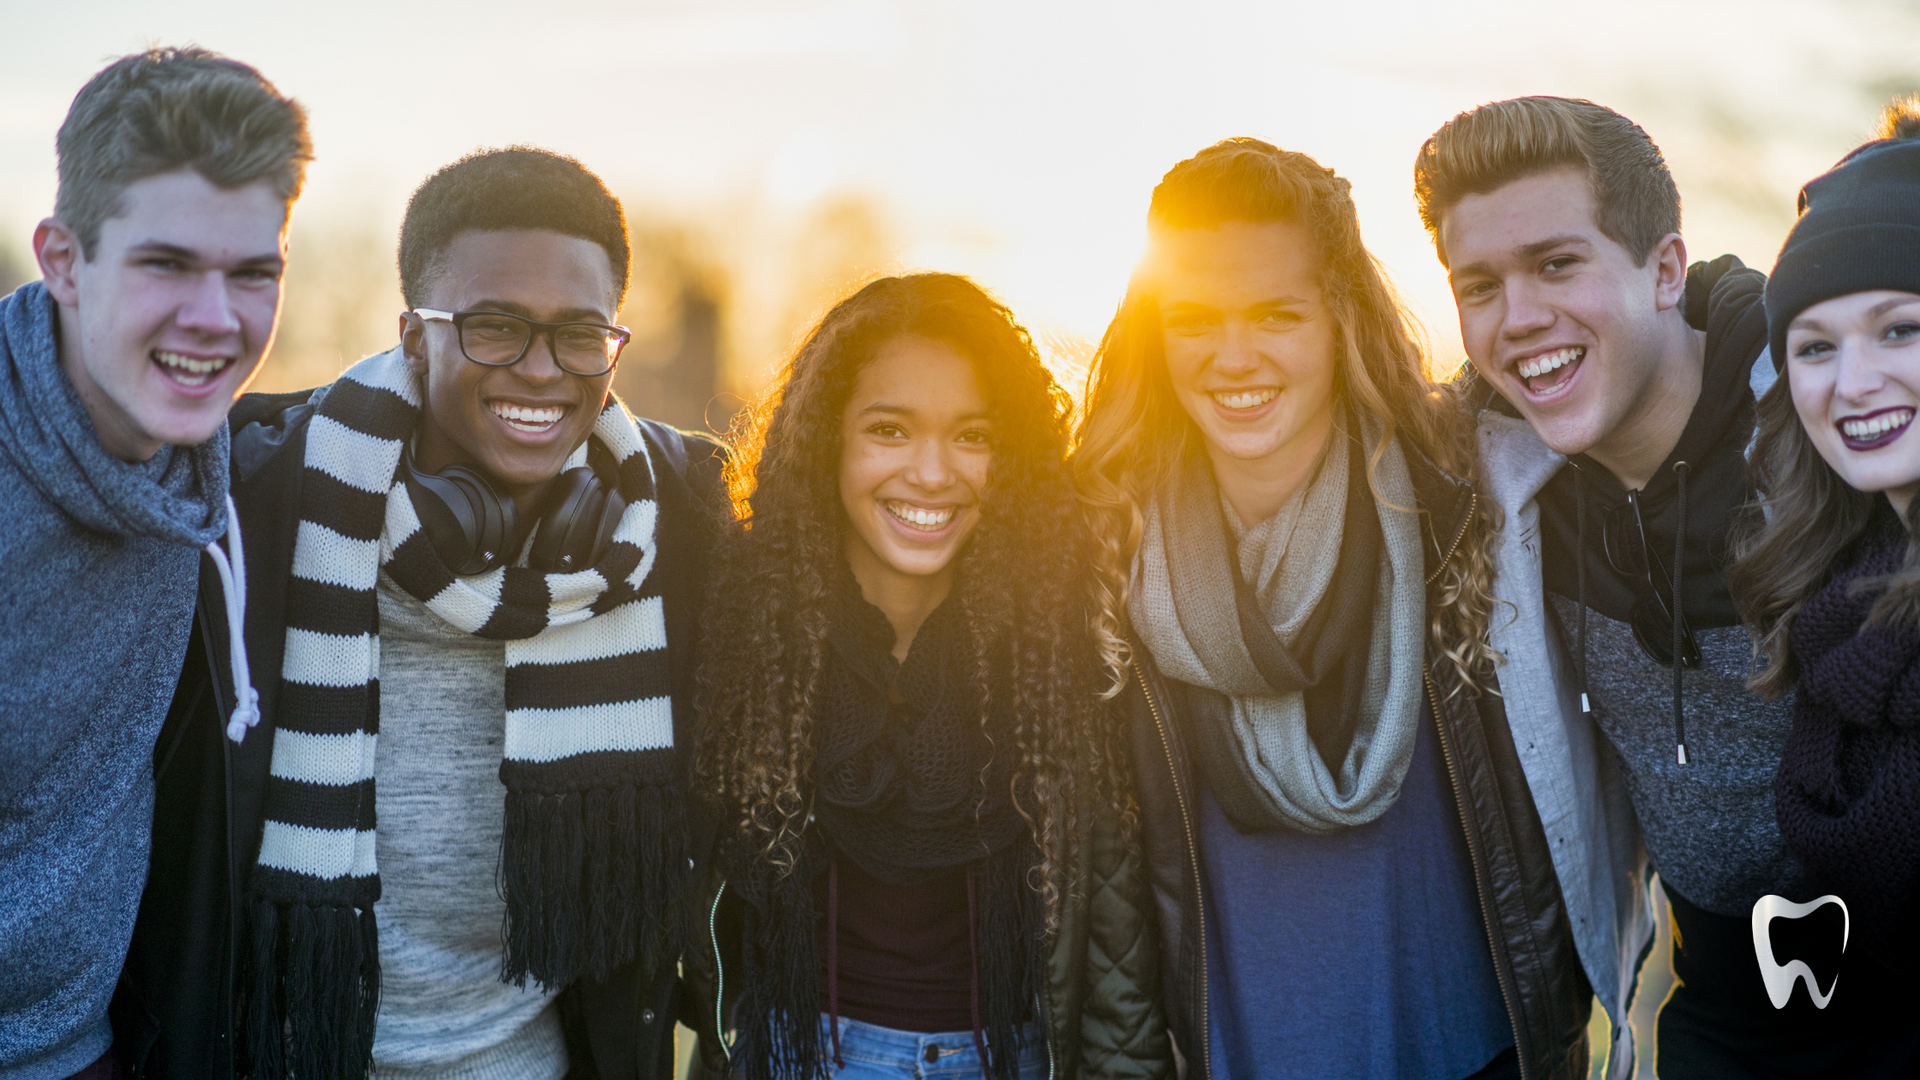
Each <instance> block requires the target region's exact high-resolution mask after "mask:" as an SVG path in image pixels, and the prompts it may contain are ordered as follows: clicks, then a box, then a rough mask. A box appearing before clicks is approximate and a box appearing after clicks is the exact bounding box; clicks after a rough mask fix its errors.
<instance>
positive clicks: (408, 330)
mask: <svg viewBox="0 0 1920 1080" xmlns="http://www.w3.org/2000/svg"><path fill="white" fill-rule="evenodd" d="M400 355H401V356H403V357H405V358H406V361H407V367H408V368H410V369H411V370H412V371H413V373H414V374H415V375H418V376H419V377H421V378H423V379H424V378H426V377H427V320H425V319H423V318H421V317H420V316H418V315H415V314H414V313H413V312H411V311H403V312H401V313H400Z"/></svg>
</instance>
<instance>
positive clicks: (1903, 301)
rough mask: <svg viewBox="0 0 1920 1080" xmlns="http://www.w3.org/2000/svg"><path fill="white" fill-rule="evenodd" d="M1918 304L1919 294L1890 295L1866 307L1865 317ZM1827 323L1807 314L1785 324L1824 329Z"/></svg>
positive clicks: (1792, 328) (1874, 316)
mask: <svg viewBox="0 0 1920 1080" xmlns="http://www.w3.org/2000/svg"><path fill="white" fill-rule="evenodd" d="M1907 304H1920V296H1890V297H1888V298H1886V299H1885V300H1882V301H1880V302H1879V303H1877V304H1875V305H1873V306H1872V307H1870V308H1868V309H1867V318H1869V319H1877V318H1879V317H1880V316H1882V315H1885V314H1886V313H1887V312H1889V311H1892V310H1893V309H1894V308H1897V307H1904V306H1905V305H1907ZM1826 328H1827V324H1826V323H1823V322H1821V321H1820V320H1819V319H1816V318H1813V317H1811V316H1808V315H1804V314H1803V315H1799V316H1796V317H1795V318H1794V320H1793V321H1792V322H1790V323H1788V324H1787V329H1788V330H1825V329H1826Z"/></svg>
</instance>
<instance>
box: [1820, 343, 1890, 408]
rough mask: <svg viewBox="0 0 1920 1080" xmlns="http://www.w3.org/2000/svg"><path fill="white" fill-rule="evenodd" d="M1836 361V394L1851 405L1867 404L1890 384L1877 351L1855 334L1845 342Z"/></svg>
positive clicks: (1835, 395) (1834, 394)
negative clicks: (1862, 343)
mask: <svg viewBox="0 0 1920 1080" xmlns="http://www.w3.org/2000/svg"><path fill="white" fill-rule="evenodd" d="M1833 364H1834V370H1833V396H1834V397H1836V398H1839V399H1840V400H1841V401H1843V402H1845V403H1847V404H1848V405H1850V406H1857V405H1865V404H1867V403H1868V402H1869V400H1870V399H1872V397H1873V395H1875V394H1876V393H1878V392H1880V390H1881V389H1883V388H1884V387H1885V386H1886V385H1887V376H1886V373H1885V372H1884V371H1882V370H1881V369H1880V365H1879V364H1877V363H1875V362H1874V358H1873V350H1872V349H1870V348H1866V347H1864V346H1862V345H1861V344H1860V342H1858V341H1857V340H1855V339H1854V338H1852V337H1848V338H1846V339H1844V340H1842V341H1841V343H1840V350H1839V354H1838V355H1836V356H1835V357H1834V358H1833Z"/></svg>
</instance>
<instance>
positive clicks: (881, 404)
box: [860, 401, 993, 421]
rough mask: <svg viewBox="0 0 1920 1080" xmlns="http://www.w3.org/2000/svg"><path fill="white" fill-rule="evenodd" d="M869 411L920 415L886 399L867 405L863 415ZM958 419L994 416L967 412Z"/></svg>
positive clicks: (861, 411)
mask: <svg viewBox="0 0 1920 1080" xmlns="http://www.w3.org/2000/svg"><path fill="white" fill-rule="evenodd" d="M868 413H884V414H886V415H888V416H916V415H918V410H915V409H912V408H909V407H908V406H905V405H893V404H890V403H888V402H885V401H876V402H874V403H873V404H871V405H869V406H867V407H866V408H864V409H861V410H860V415H861V416H865V415H867V414H868ZM956 419H959V420H962V421H977V420H991V419H993V416H992V415H991V414H989V413H967V414H966V415H964V416H960V417H957V418H956Z"/></svg>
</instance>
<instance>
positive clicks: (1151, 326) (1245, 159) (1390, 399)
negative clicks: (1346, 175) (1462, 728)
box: [1072, 138, 1499, 697]
mask: <svg viewBox="0 0 1920 1080" xmlns="http://www.w3.org/2000/svg"><path fill="white" fill-rule="evenodd" d="M1269 221H1271V222H1296V221H1297V222H1302V223H1305V224H1306V225H1308V226H1310V227H1311V229H1312V231H1313V234H1314V237H1315V240H1316V241H1317V242H1318V244H1319V246H1320V273H1319V277H1320V289H1321V294H1322V299H1323V302H1324V303H1325V304H1326V306H1327V308H1328V310H1329V311H1331V312H1332V314H1333V317H1334V320H1335V322H1336V324H1337V325H1338V328H1339V329H1338V333H1337V335H1336V337H1335V350H1334V351H1335V356H1334V363H1335V365H1336V367H1335V373H1334V401H1335V403H1336V407H1338V406H1340V405H1347V406H1350V407H1352V408H1354V409H1355V410H1358V411H1362V412H1364V413H1365V414H1367V415H1370V416H1372V417H1373V418H1374V420H1375V421H1376V422H1377V423H1378V424H1379V426H1380V430H1381V432H1382V434H1381V437H1380V442H1379V443H1378V444H1377V445H1375V446H1373V447H1371V448H1370V450H1369V453H1368V459H1367V477H1368V483H1369V485H1371V484H1372V482H1373V471H1374V468H1375V467H1376V466H1377V465H1378V463H1379V460H1380V455H1381V453H1382V452H1384V450H1385V447H1386V442H1387V440H1388V439H1390V438H1392V437H1394V436H1395V435H1398V436H1399V437H1400V440H1401V443H1402V445H1403V446H1405V447H1409V448H1411V449H1412V450H1414V451H1416V452H1417V453H1419V454H1421V455H1424V456H1425V457H1426V458H1427V459H1428V460H1430V461H1431V462H1433V463H1434V464H1435V465H1437V466H1439V467H1440V468H1441V469H1443V470H1445V471H1447V472H1449V473H1451V474H1452V475H1453V476H1455V477H1458V478H1460V479H1463V480H1466V481H1468V482H1470V483H1472V482H1475V481H1477V479H1478V473H1479V456H1478V454H1477V453H1476V451H1475V447H1474V423H1473V416H1472V413H1471V410H1470V408H1469V406H1468V404H1467V402H1466V400H1465V398H1464V395H1463V394H1461V392H1460V391H1459V389H1458V388H1457V387H1456V386H1455V385H1454V384H1452V383H1436V382H1434V381H1433V380H1432V379H1431V378H1429V376H1428V375H1427V365H1426V356H1425V353H1424V351H1423V350H1422V348H1421V347H1420V345H1419V343H1418V342H1417V340H1416V339H1415V337H1414V331H1413V326H1414V325H1415V324H1414V323H1413V321H1412V319H1411V318H1410V317H1409V316H1408V315H1407V314H1406V311H1405V309H1404V307H1403V305H1402V304H1401V302H1400V299H1399V297H1398V296H1397V295H1396V294H1395V293H1394V291H1393V287H1392V286H1391V285H1390V284H1388V282H1387V279H1386V276H1385V275H1384V274H1383V273H1382V272H1381V269H1380V266H1379V264H1378V262H1377V261H1376V260H1375V259H1374V257H1373V256H1372V254H1370V253H1369V252H1368V251H1367V249H1366V246H1365V245H1364V244H1362V243H1361V240H1360V222H1359V218H1358V216H1357V215H1356V213H1355V210H1354V205H1353V196H1352V193H1351V190H1350V186H1349V185H1348V183H1347V181H1346V180H1344V179H1342V178H1341V177H1339V176H1336V175H1335V174H1334V173H1333V171H1332V170H1330V169H1326V168H1323V167H1322V166H1321V165H1320V163H1319V162H1317V161H1315V160H1314V159H1313V158H1311V157H1308V156H1307V155H1305V154H1300V153H1293V152H1290V151H1286V150H1282V149H1280V148H1279V147H1276V146H1273V145H1272V144H1270V143H1265V142H1262V141H1260V140H1258V139H1248V138H1238V139H1227V140H1225V141H1223V142H1219V143H1215V144H1214V145H1212V146H1210V147H1208V148H1206V149H1205V150H1202V151H1200V152H1199V153H1198V154H1195V155H1194V156H1193V157H1191V158H1188V159H1187V160H1186V161H1183V162H1181V163H1180V164H1178V165H1175V166H1174V167H1173V169H1172V170H1171V171H1169V172H1168V173H1167V174H1166V176H1165V177H1164V178H1163V179H1162V180H1161V181H1160V185H1159V186H1158V187H1156V188H1154V191H1153V200H1152V203H1151V205H1150V207H1149V209H1148V211H1147V223H1148V231H1149V237H1150V242H1151V238H1152V236H1154V235H1155V234H1158V233H1159V232H1160V231H1162V230H1166V229H1194V228H1202V229H1204V228H1214V227H1217V226H1220V225H1223V224H1226V223H1228V222H1269ZM1162 343H1163V338H1162V330H1161V320H1160V309H1159V303H1158V300H1157V299H1156V297H1155V296H1154V295H1153V292H1152V288H1151V285H1150V284H1149V283H1148V282H1147V281H1146V280H1145V278H1144V276H1143V275H1140V274H1136V275H1135V277H1134V280H1133V281H1132V282H1131V283H1130V284H1129V286H1128V289H1127V295H1126V297H1125V299H1124V300H1122V301H1121V304H1120V310H1119V312H1118V313H1117V314H1116V315H1115V316H1114V318H1113V321H1112V323H1110V324H1109V325H1108V327H1107V332H1106V334H1105V336H1104V337H1102V339H1101V341H1100V347H1099V350H1098V351H1097V352H1096V353H1095V355H1094V360H1093V365H1092V368H1091V370H1090V371H1089V372H1088V375H1087V394H1086V400H1085V405H1084V411H1083V412H1082V415H1081V420H1080V425H1079V429H1078V432H1077V437H1076V439H1075V443H1076V446H1075V450H1074V454H1073V459H1072V463H1073V467H1074V478H1075V482H1076V490H1077V493H1078V497H1079V500H1080V504H1081V508H1082V511H1083V512H1084V513H1085V514H1086V515H1087V517H1088V519H1089V527H1090V529H1091V531H1092V534H1093V536H1094V537H1096V538H1097V544H1096V548H1095V560H1096V563H1097V570H1098V572H1097V573H1096V574H1095V575H1094V576H1093V577H1094V585H1093V588H1094V589H1095V595H1094V597H1093V604H1092V610H1093V616H1092V618H1093V631H1094V634H1095V637H1096V638H1097V641H1098V644H1099V648H1100V653H1101V659H1102V661H1103V663H1104V666H1105V668H1106V670H1107V673H1108V676H1109V678H1110V680H1111V681H1110V683H1109V685H1108V687H1107V690H1106V693H1107V694H1108V696H1112V695H1115V694H1118V693H1119V692H1120V690H1121V688H1122V687H1124V686H1125V683H1126V678H1127V669H1128V665H1129V664H1130V662H1131V659H1132V657H1131V647H1130V646H1129V644H1128V633H1129V630H1128V623H1127V589H1128V585H1129V582H1130V580H1131V576H1132V569H1133V558H1134V553H1135V552H1136V551H1137V550H1138V548H1139V546H1140V539H1141V534H1142V532H1143V530H1144V526H1145V521H1146V513H1145V507H1146V504H1147V502H1148V500H1149V499H1151V498H1152V497H1153V493H1154V491H1155V490H1156V489H1158V488H1159V487H1160V486H1161V485H1162V484H1164V483H1166V482H1167V480H1168V479H1169V478H1170V477H1171V476H1172V474H1173V471H1174V469H1175V468H1176V466H1177V465H1178V464H1179V463H1180V461H1181V460H1182V459H1183V458H1184V457H1185V456H1186V455H1187V454H1189V453H1194V452H1198V451H1199V450H1200V449H1201V435H1200V432H1199V429H1198V428H1197V427H1196V426H1195V425H1194V423H1193V421H1192V419H1191V418H1189V417H1188V415H1187V413H1186V410H1185V409H1183V408H1182V407H1181V405H1180V402H1179V400H1178V399H1177V398H1176V397H1175V396H1174V391H1173V385H1172V382H1171V381H1170V379H1169V377H1168V374H1167V365H1166V355H1165V352H1164V351H1163V344H1162ZM1476 486H1477V485H1476ZM1376 494H1377V489H1376ZM1498 529H1499V521H1498V518H1497V511H1496V510H1495V508H1494V507H1493V505H1492V504H1491V502H1490V501H1489V500H1485V499H1480V498H1477V497H1476V498H1475V499H1474V500H1473V504H1472V510H1471V512H1470V514H1469V516H1468V520H1467V522H1466V523H1465V528H1464V529H1463V530H1462V532H1461V533H1460V535H1459V536H1457V537H1442V538H1440V540H1441V543H1442V544H1447V543H1449V542H1451V543H1452V545H1453V549H1452V550H1451V551H1449V552H1444V553H1443V555H1444V560H1443V563H1442V565H1440V566H1439V568H1438V569H1437V570H1436V571H1435V572H1434V573H1433V574H1432V575H1431V577H1430V580H1429V581H1428V583H1427V612H1428V633H1429V636H1430V638H1431V639H1432V641H1433V644H1434V645H1435V647H1436V648H1437V649H1438V650H1439V652H1440V653H1441V654H1442V655H1443V656H1445V657H1446V659H1447V661H1448V663H1447V664H1446V665H1445V667H1446V668H1447V669H1448V670H1446V671H1440V672H1435V675H1436V676H1437V677H1438V678H1440V679H1442V680H1443V681H1444V682H1445V683H1446V684H1447V686H1446V690H1445V693H1446V695H1447V696H1449V697H1450V696H1452V695H1453V694H1456V693H1459V692H1460V691H1461V690H1463V689H1467V690H1473V691H1476V692H1477V691H1478V690H1479V688H1481V687H1482V686H1485V685H1487V680H1486V678H1485V674H1486V672H1487V671H1489V670H1490V667H1491V665H1492V664H1493V663H1494V662H1495V660H1497V659H1498V654H1497V653H1495V652H1494V650H1493V647H1492V646H1491V645H1490V644H1489V643H1488V641H1487V627H1488V622H1489V619H1490V617H1491V614H1492V610H1493V587H1492V586H1493V567H1494V562H1493V550H1492V549H1493V542H1494V538H1495V536H1496V534H1497V532H1498Z"/></svg>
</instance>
